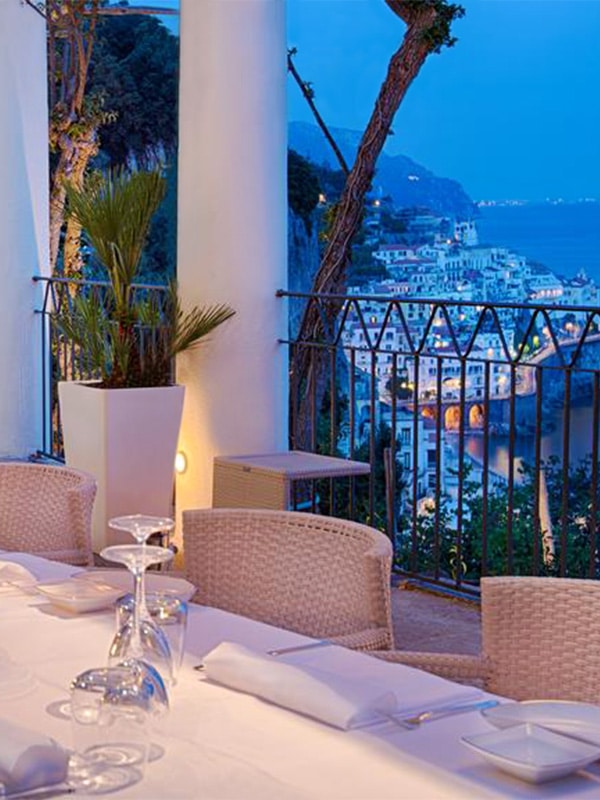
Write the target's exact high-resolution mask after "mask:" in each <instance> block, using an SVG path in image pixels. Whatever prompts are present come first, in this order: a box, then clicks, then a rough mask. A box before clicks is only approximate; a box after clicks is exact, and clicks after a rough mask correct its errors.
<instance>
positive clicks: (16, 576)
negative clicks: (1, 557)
mask: <svg viewBox="0 0 600 800" xmlns="http://www.w3.org/2000/svg"><path fill="white" fill-rule="evenodd" d="M36 581H37V578H36V577H35V575H32V573H31V572H30V571H29V570H28V569H25V567H22V566H21V565H20V564H15V563H14V561H0V588H1V587H2V586H3V585H7V586H9V587H11V588H12V587H13V586H14V585H15V584H17V585H28V584H32V583H36Z"/></svg>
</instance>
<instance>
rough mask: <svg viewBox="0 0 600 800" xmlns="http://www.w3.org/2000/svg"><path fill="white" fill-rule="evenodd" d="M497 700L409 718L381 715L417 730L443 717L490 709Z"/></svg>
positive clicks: (467, 704) (437, 709) (483, 701)
mask: <svg viewBox="0 0 600 800" xmlns="http://www.w3.org/2000/svg"><path fill="white" fill-rule="evenodd" d="M499 702H500V701H499V700H478V701H476V702H474V703H461V704H460V705H456V706H446V707H445V708H430V709H428V710H426V711H420V712H419V713H418V714H412V715H411V716H409V717H401V716H398V715H397V714H382V716H384V717H385V718H386V719H389V720H390V721H392V722H395V723H397V724H399V725H400V727H402V728H406V729H412V728H418V727H419V725H422V724H423V723H424V722H434V721H435V720H437V719H442V718H443V717H452V716H454V715H455V714H466V713H468V712H469V711H481V710H482V709H484V708H492V707H493V706H497V705H498V704H499Z"/></svg>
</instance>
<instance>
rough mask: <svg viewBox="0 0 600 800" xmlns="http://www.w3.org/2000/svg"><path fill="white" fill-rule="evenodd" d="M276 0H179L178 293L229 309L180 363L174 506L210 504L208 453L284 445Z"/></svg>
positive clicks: (281, 63) (279, 20)
mask: <svg viewBox="0 0 600 800" xmlns="http://www.w3.org/2000/svg"><path fill="white" fill-rule="evenodd" d="M284 11H285V7H284V2H283V0H227V2H223V0H202V2H198V0H182V2H181V28H180V30H181V84H180V132H179V136H180V139H179V208H178V214H179V220H178V225H179V235H178V276H179V288H180V293H181V296H182V298H183V302H184V304H185V305H186V306H189V305H191V304H193V303H214V302H225V303H229V304H230V305H231V306H233V307H234V308H235V309H236V312H237V313H236V316H235V317H234V318H233V319H232V320H230V321H229V322H227V323H226V324H225V325H224V326H223V327H221V328H219V329H218V330H217V331H215V333H214V334H213V335H212V336H211V337H210V341H208V342H207V343H205V344H203V345H201V346H200V348H199V349H198V350H197V351H196V352H194V353H193V354H190V355H184V356H182V357H180V359H179V362H178V365H177V377H178V380H179V381H180V382H182V383H184V384H185V386H186V400H185V408H184V422H183V428H182V435H181V441H180V447H181V449H182V450H183V451H184V452H185V454H186V456H187V462H188V466H187V471H186V472H185V473H184V474H183V475H181V476H180V477H179V478H178V482H177V505H178V508H179V509H186V508H194V507H196V508H198V507H206V506H210V504H211V496H212V461H213V457H214V456H215V455H235V454H254V453H266V452H273V451H274V450H278V449H282V448H286V447H287V404H288V386H287V348H286V347H284V346H282V345H279V344H278V343H277V340H278V338H279V337H285V336H286V331H287V308H286V304H285V302H282V301H281V300H278V299H277V298H276V297H275V292H276V290H277V289H279V288H285V286H286V285H287V235H286V225H287V200H286V153H287V137H286V107H285V81H286V41H285V24H284V23H285V20H284V16H285V15H284Z"/></svg>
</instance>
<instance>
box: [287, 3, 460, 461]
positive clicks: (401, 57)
mask: <svg viewBox="0 0 600 800" xmlns="http://www.w3.org/2000/svg"><path fill="white" fill-rule="evenodd" d="M386 2H387V4H388V5H389V6H390V8H391V9H392V10H393V11H394V13H395V14H397V15H398V16H400V17H401V18H402V19H403V20H404V21H405V22H406V23H407V25H408V27H407V30H406V32H405V35H404V39H403V41H402V45H401V46H400V48H399V49H398V50H397V51H396V53H394V55H393V56H392V58H391V60H390V63H389V67H388V71H387V75H386V77H385V80H384V82H383V84H382V85H381V88H380V90H379V94H378V97H377V100H376V102H375V107H374V109H373V112H372V114H371V118H370V120H369V123H368V125H367V128H366V130H365V132H364V134H363V136H362V138H361V141H360V145H359V148H358V152H357V156H356V160H355V162H354V165H353V167H352V169H351V170H350V173H349V175H348V178H347V181H346V185H345V187H344V190H343V192H342V195H341V197H340V200H339V203H338V205H337V208H336V210H335V216H334V219H333V223H332V226H331V230H330V232H329V237H328V244H327V246H326V248H325V252H324V254H323V258H322V260H321V265H320V267H319V270H318V272H317V274H316V276H315V280H314V284H313V289H312V292H313V293H315V294H317V293H318V294H343V293H345V290H346V271H347V266H348V263H349V261H350V258H351V252H352V251H351V246H352V239H353V237H354V236H355V234H356V233H357V231H358V230H359V228H360V224H361V220H362V215H363V208H364V200H365V196H366V194H367V192H368V191H369V189H370V188H371V183H372V180H373V176H374V174H375V165H376V162H377V158H378V157H379V154H380V153H381V151H382V149H383V147H384V145H385V141H386V138H387V136H388V134H389V131H390V127H391V125H392V122H393V119H394V116H395V114H396V111H397V110H398V108H399V106H400V103H401V102H402V99H403V98H404V96H405V94H406V92H407V90H408V88H409V87H410V85H411V83H412V82H413V80H414V79H415V77H416V76H417V74H418V73H419V70H420V69H421V67H422V65H423V64H424V62H425V60H426V58H427V56H428V55H429V54H430V53H431V52H436V51H438V50H439V48H440V47H441V46H442V44H451V43H452V42H451V41H450V40H449V36H448V32H449V24H450V22H451V21H452V18H453V17H454V16H456V15H459V14H460V13H461V12H462V9H460V8H459V7H455V6H451V7H450V6H446V5H445V4H444V3H439V2H437V1H436V0H431V2H422V3H421V4H420V5H418V4H415V3H411V2H401V1H400V0H386ZM440 6H443V7H444V9H443V11H442V12H440ZM440 17H441V23H442V25H443V26H445V27H443V31H442V33H440V31H438V30H436V29H435V26H436V25H437V24H439V23H440ZM434 31H435V34H433V32H434ZM341 305H342V301H340V300H337V301H336V300H331V301H329V302H327V303H326V304H325V305H324V306H323V305H321V306H319V305H318V304H317V303H315V302H312V303H311V302H309V304H308V306H307V308H306V311H305V313H304V317H303V320H302V324H301V326H300V332H299V336H298V341H299V342H300V343H301V344H300V346H299V347H297V348H296V353H295V357H294V359H293V364H292V374H291V378H292V380H291V385H292V391H293V392H294V396H295V397H296V398H298V416H297V419H296V425H295V429H294V430H293V431H292V444H293V446H294V447H298V448H300V449H306V448H309V447H310V443H311V438H312V433H313V426H314V425H315V423H316V420H314V419H313V418H312V417H313V414H312V413H311V407H314V408H316V413H317V415H318V414H319V412H320V409H321V404H322V398H323V395H324V391H325V385H326V375H325V372H326V367H327V363H328V359H329V354H328V352H327V351H326V350H325V349H323V348H318V347H316V348H315V347H310V346H302V342H324V343H331V342H332V340H333V333H334V326H335V320H336V318H337V315H338V313H339V311H340V308H341ZM315 398H316V405H315Z"/></svg>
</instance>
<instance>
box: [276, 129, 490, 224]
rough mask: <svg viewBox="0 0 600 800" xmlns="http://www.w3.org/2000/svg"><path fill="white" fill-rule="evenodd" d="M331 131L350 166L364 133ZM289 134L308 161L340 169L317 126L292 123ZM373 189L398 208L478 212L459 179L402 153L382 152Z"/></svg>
mask: <svg viewBox="0 0 600 800" xmlns="http://www.w3.org/2000/svg"><path fill="white" fill-rule="evenodd" d="M331 132H332V134H333V136H334V138H335V141H336V142H337V144H338V146H339V148H340V150H341V151H342V153H343V155H344V158H345V159H346V161H347V162H348V163H349V164H350V165H351V164H352V163H353V161H354V157H355V155H356V150H357V148H358V144H359V142H360V137H361V135H362V134H361V133H360V131H352V130H347V129H345V128H332V129H331ZM288 137H289V138H288V144H289V147H290V148H292V149H293V150H295V151H296V152H298V153H300V155H303V156H304V157H305V158H307V159H308V160H309V161H312V162H313V163H314V164H317V165H321V164H324V165H326V166H328V167H329V168H330V169H338V168H339V164H338V163H337V161H336V159H335V156H334V154H333V152H332V150H331V147H330V146H329V144H328V143H327V141H326V140H325V137H324V136H323V133H322V132H321V131H320V130H319V128H318V127H317V126H316V125H311V124H310V123H307V122H290V124H289V126H288ZM373 188H374V190H376V191H380V192H381V194H382V195H390V196H391V197H392V200H393V202H394V205H395V206H397V207H398V208H407V207H413V206H420V207H425V208H429V209H431V211H434V212H435V213H437V214H441V215H444V216H451V217H456V218H457V219H472V218H473V217H476V216H477V215H478V213H479V212H478V209H477V207H476V206H475V204H474V203H473V201H472V200H471V198H470V197H469V196H468V195H467V193H466V192H465V190H464V189H463V188H462V186H461V185H460V183H458V181H455V180H451V179H450V178H442V177H439V176H437V175H434V174H433V172H431V171H430V170H428V169H426V168H425V167H423V166H421V165H420V164H417V162H416V161H413V160H412V159H410V158H408V157H407V156H403V155H397V156H391V155H388V154H387V153H386V152H385V151H384V152H383V153H382V154H381V155H380V157H379V160H378V162H377V171H376V174H375V179H374V181H373Z"/></svg>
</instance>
